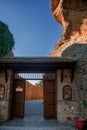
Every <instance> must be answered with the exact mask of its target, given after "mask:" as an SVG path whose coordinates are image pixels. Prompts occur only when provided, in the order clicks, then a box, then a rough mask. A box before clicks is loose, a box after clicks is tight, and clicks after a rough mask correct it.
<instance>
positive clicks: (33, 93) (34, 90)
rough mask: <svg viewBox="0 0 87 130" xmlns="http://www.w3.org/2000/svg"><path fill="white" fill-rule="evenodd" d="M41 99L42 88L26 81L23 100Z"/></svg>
mask: <svg viewBox="0 0 87 130" xmlns="http://www.w3.org/2000/svg"><path fill="white" fill-rule="evenodd" d="M40 99H43V88H42V87H39V86H35V85H33V84H31V83H30V82H28V81H26V88H25V100H40Z"/></svg>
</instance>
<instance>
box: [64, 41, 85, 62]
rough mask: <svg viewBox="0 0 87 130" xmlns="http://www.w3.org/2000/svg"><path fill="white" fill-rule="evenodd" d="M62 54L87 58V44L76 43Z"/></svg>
mask: <svg viewBox="0 0 87 130" xmlns="http://www.w3.org/2000/svg"><path fill="white" fill-rule="evenodd" d="M62 56H65V57H72V58H76V59H78V60H80V59H86V58H87V44H78V43H74V44H73V45H71V46H69V47H68V48H67V49H65V51H64V52H63V53H62Z"/></svg>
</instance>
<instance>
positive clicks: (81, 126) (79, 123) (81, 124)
mask: <svg viewBox="0 0 87 130" xmlns="http://www.w3.org/2000/svg"><path fill="white" fill-rule="evenodd" d="M85 123H86V120H85V119H83V118H78V119H76V127H77V128H78V129H79V130H84V128H85Z"/></svg>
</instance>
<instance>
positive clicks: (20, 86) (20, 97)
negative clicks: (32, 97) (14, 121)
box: [13, 79, 25, 118]
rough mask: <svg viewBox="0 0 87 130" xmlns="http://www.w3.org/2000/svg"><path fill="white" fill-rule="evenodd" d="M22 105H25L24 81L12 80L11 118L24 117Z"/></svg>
mask: <svg viewBox="0 0 87 130" xmlns="http://www.w3.org/2000/svg"><path fill="white" fill-rule="evenodd" d="M24 103H25V80H24V79H15V80H14V98H13V116H14V117H19V118H23V117H24Z"/></svg>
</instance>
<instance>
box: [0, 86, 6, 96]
mask: <svg viewBox="0 0 87 130" xmlns="http://www.w3.org/2000/svg"><path fill="white" fill-rule="evenodd" d="M4 96H5V86H4V85H3V84H0V99H2V98H4Z"/></svg>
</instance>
